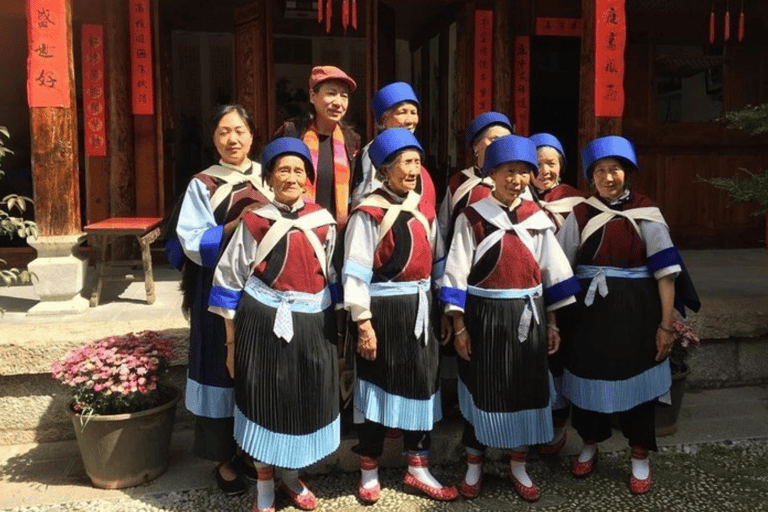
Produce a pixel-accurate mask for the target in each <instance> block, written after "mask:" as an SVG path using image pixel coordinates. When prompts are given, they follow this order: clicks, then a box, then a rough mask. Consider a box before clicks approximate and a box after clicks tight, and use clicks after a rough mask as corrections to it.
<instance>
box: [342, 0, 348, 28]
mask: <svg viewBox="0 0 768 512" xmlns="http://www.w3.org/2000/svg"><path fill="white" fill-rule="evenodd" d="M341 26H342V27H344V32H345V33H346V31H347V27H348V26H349V0H342V2H341Z"/></svg>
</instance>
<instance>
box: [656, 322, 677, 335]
mask: <svg viewBox="0 0 768 512" xmlns="http://www.w3.org/2000/svg"><path fill="white" fill-rule="evenodd" d="M659 329H661V330H662V331H664V332H666V333H669V334H675V330H674V329H669V328H668V327H664V326H663V325H661V324H659Z"/></svg>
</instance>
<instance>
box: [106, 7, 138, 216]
mask: <svg viewBox="0 0 768 512" xmlns="http://www.w3.org/2000/svg"><path fill="white" fill-rule="evenodd" d="M105 11H106V18H107V22H106V31H105V33H106V34H107V41H106V54H107V56H106V61H107V66H106V67H107V114H108V115H107V139H108V142H107V144H108V149H107V161H108V169H109V215H110V216H111V217H130V216H133V215H134V214H135V213H136V209H135V208H136V177H135V174H134V162H135V154H134V126H133V115H132V114H131V89H130V87H131V63H130V59H129V57H130V53H129V52H130V48H129V44H128V2H127V1H126V0H106V5H105Z"/></svg>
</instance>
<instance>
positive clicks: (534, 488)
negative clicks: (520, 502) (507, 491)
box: [509, 472, 541, 502]
mask: <svg viewBox="0 0 768 512" xmlns="http://www.w3.org/2000/svg"><path fill="white" fill-rule="evenodd" d="M509 479H510V480H511V481H512V487H514V488H515V492H517V495H518V496H520V497H521V498H523V499H524V500H525V501H530V502H534V501H539V498H540V497H541V489H539V486H538V485H536V484H535V483H533V481H531V483H533V485H530V486H527V485H523V484H522V483H521V482H520V480H518V479H517V478H515V475H513V474H512V472H510V473H509Z"/></svg>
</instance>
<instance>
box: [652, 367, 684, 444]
mask: <svg viewBox="0 0 768 512" xmlns="http://www.w3.org/2000/svg"><path fill="white" fill-rule="evenodd" d="M688 373H689V370H686V371H685V372H682V373H678V374H677V375H673V376H672V387H671V388H670V390H669V393H670V395H671V398H672V405H656V436H657V437H662V436H668V435H671V434H674V433H675V432H677V418H678V417H679V416H680V408H681V407H682V405H683V394H684V393H685V381H686V379H687V378H688Z"/></svg>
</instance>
